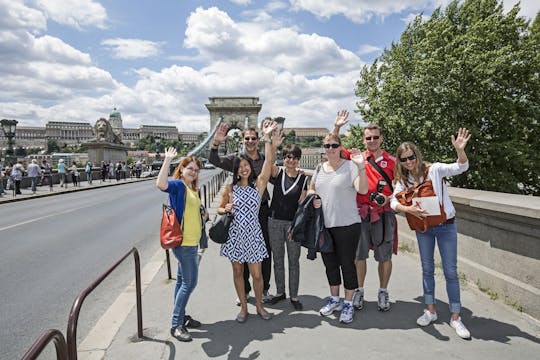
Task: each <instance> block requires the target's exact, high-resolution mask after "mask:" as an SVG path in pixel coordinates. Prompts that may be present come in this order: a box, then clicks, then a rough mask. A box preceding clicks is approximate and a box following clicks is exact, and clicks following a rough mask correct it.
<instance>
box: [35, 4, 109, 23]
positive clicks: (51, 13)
mask: <svg viewBox="0 0 540 360" xmlns="http://www.w3.org/2000/svg"><path fill="white" fill-rule="evenodd" d="M36 5H37V6H38V8H40V9H42V10H43V11H44V12H45V14H46V15H47V17H48V18H50V19H51V20H53V21H55V22H57V23H59V24H65V25H69V26H72V27H75V28H77V29H80V28H82V27H85V26H96V27H98V28H102V29H105V28H106V21H107V11H106V10H105V8H104V7H103V6H102V5H101V4H100V3H98V2H95V1H93V0H69V2H66V1H65V0H36Z"/></svg>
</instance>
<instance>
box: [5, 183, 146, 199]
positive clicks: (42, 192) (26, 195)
mask: <svg viewBox="0 0 540 360" xmlns="http://www.w3.org/2000/svg"><path fill="white" fill-rule="evenodd" d="M155 179H156V178H155V177H148V178H138V179H137V178H126V180H120V181H116V179H114V180H107V181H101V180H99V179H98V180H94V181H92V184H89V183H88V182H87V181H81V182H79V186H73V183H72V182H71V179H70V182H69V183H67V184H66V185H65V187H60V184H54V185H53V189H52V191H51V189H50V187H49V186H48V185H44V186H37V187H36V193H35V194H33V193H32V189H31V188H24V189H21V193H22V194H21V195H15V196H14V195H13V190H6V189H4V191H5V192H6V193H5V194H4V195H3V196H0V205H1V204H4V203H10V202H15V201H23V200H29V199H36V198H40V197H45V196H54V195H60V194H65V193H69V192H73V191H84V190H91V189H97V188H101V187H107V186H116V185H123V184H129V183H133V182H138V181H147V180H155Z"/></svg>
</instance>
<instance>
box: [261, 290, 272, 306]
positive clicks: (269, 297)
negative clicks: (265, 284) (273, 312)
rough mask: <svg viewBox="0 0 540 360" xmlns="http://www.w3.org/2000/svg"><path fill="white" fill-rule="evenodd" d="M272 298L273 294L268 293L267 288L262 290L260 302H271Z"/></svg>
mask: <svg viewBox="0 0 540 360" xmlns="http://www.w3.org/2000/svg"><path fill="white" fill-rule="evenodd" d="M273 298H274V295H272V294H270V293H269V292H268V290H266V291H264V292H263V297H262V302H263V303H264V304H269V303H271V302H272V299H273Z"/></svg>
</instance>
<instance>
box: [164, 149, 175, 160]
mask: <svg viewBox="0 0 540 360" xmlns="http://www.w3.org/2000/svg"><path fill="white" fill-rule="evenodd" d="M175 157H176V149H175V148H173V147H172V146H171V147H168V148H167V149H165V159H166V160H167V159H168V160H172V159H174V158H175Z"/></svg>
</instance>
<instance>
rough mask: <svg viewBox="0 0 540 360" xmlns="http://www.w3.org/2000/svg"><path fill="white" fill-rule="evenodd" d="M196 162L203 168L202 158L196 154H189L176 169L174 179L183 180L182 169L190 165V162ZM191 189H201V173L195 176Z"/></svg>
mask: <svg viewBox="0 0 540 360" xmlns="http://www.w3.org/2000/svg"><path fill="white" fill-rule="evenodd" d="M192 162H194V163H195V164H196V165H197V166H198V167H199V169H201V168H202V164H201V160H199V158H198V157H196V156H187V157H185V158H183V159H182V161H180V164H178V166H177V167H176V170H174V174H173V179H180V180H182V169H183V168H185V167H186V166H188V164H189V163H192ZM191 189H192V190H195V191H197V190H199V175H198V174H197V176H196V177H195V180H193V182H192V183H191Z"/></svg>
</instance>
